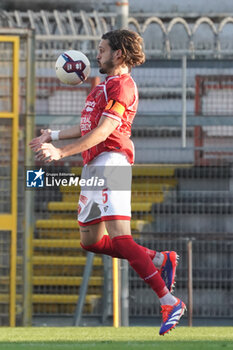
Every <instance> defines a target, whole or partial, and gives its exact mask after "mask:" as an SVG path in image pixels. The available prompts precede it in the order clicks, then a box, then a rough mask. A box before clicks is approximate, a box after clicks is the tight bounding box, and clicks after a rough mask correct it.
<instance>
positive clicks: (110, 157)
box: [78, 152, 132, 226]
mask: <svg viewBox="0 0 233 350" xmlns="http://www.w3.org/2000/svg"><path fill="white" fill-rule="evenodd" d="M88 178H89V179H90V178H95V179H96V178H98V179H101V178H104V180H105V181H104V184H103V185H101V186H97V187H95V188H94V189H92V190H90V189H88V188H87V187H85V188H82V189H81V192H80V197H79V203H78V222H79V225H80V226H87V225H93V224H96V223H99V222H101V221H106V220H130V219H131V182H132V168H131V165H130V163H129V162H128V160H127V158H126V156H125V155H124V154H122V153H118V152H103V153H101V154H100V155H98V156H97V157H96V158H95V159H93V160H92V161H91V162H90V163H88V164H86V165H85V166H84V167H83V170H82V179H88Z"/></svg>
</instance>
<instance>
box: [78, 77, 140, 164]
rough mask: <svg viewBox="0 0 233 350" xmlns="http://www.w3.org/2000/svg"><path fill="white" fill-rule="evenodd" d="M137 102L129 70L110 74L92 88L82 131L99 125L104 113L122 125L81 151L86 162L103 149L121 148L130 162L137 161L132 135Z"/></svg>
mask: <svg viewBox="0 0 233 350" xmlns="http://www.w3.org/2000/svg"><path fill="white" fill-rule="evenodd" d="M137 106H138V90H137V86H136V84H135V82H134V80H133V79H132V77H131V76H130V74H123V75H120V76H108V77H107V78H106V79H105V81H104V82H102V83H100V84H99V85H97V86H96V87H95V88H94V89H93V90H92V91H91V93H90V94H89V95H88V97H87V99H86V104H85V107H84V109H83V111H82V115H81V123H80V128H81V135H82V136H83V135H85V134H87V133H88V132H90V131H91V130H93V129H94V128H96V127H97V125H98V123H99V120H100V118H101V116H102V115H103V116H105V117H107V118H112V119H114V120H117V121H118V122H119V126H118V127H117V128H116V129H115V130H114V131H113V133H112V134H111V135H109V137H108V138H107V139H106V140H105V141H103V142H101V143H99V144H98V145H96V146H94V147H92V148H90V149H88V150H86V151H84V152H82V157H83V162H84V164H87V163H88V162H90V161H91V160H92V159H94V158H95V157H96V156H97V155H99V154H100V153H102V152H110V151H115V152H121V153H123V154H125V155H126V157H127V159H128V161H129V162H130V163H131V164H132V163H133V162H134V145H133V142H132V141H131V139H130V136H131V125H132V122H133V119H134V117H135V114H136V111H137Z"/></svg>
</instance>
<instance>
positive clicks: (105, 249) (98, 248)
mask: <svg viewBox="0 0 233 350" xmlns="http://www.w3.org/2000/svg"><path fill="white" fill-rule="evenodd" d="M80 245H81V247H82V248H83V249H85V250H88V251H89V252H93V253H97V254H106V255H110V256H112V257H113V258H122V256H120V254H119V253H118V252H115V251H114V249H113V245H112V240H111V239H110V237H109V236H107V235H104V236H103V237H102V238H101V239H100V240H99V241H98V242H96V243H94V244H91V245H87V246H85V245H84V244H82V243H80Z"/></svg>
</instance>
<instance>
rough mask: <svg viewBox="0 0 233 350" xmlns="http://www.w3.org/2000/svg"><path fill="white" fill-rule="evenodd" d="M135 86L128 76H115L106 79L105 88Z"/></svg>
mask: <svg viewBox="0 0 233 350" xmlns="http://www.w3.org/2000/svg"><path fill="white" fill-rule="evenodd" d="M135 86H136V84H135V81H134V80H133V78H132V77H131V75H130V74H123V75H116V76H111V77H107V78H106V87H107V88H108V89H111V88H114V87H116V88H118V89H119V88H127V89H128V88H130V87H132V88H135Z"/></svg>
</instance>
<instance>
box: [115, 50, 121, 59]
mask: <svg viewBox="0 0 233 350" xmlns="http://www.w3.org/2000/svg"><path fill="white" fill-rule="evenodd" d="M115 57H116V58H118V59H119V58H121V57H122V50H121V49H119V50H116V51H115Z"/></svg>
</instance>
